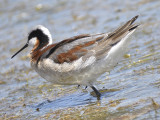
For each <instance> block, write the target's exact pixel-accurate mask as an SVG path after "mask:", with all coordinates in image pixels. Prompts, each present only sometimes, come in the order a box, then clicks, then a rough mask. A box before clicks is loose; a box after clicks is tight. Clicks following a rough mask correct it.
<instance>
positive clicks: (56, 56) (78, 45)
mask: <svg viewBox="0 0 160 120" xmlns="http://www.w3.org/2000/svg"><path fill="white" fill-rule="evenodd" d="M137 18H138V16H135V17H134V18H132V19H131V20H129V21H128V22H127V23H125V24H124V25H123V26H121V27H119V28H118V29H116V30H115V31H114V32H112V33H110V34H109V35H107V34H97V35H89V34H84V35H79V36H75V37H72V38H69V39H65V40H63V41H61V42H59V43H57V44H56V46H55V47H53V48H52V49H51V50H50V51H49V54H48V55H47V56H46V57H49V58H50V59H53V60H54V62H56V63H64V62H67V63H69V62H72V61H74V60H77V59H79V58H80V57H83V59H87V57H88V55H93V54H94V56H96V57H97V59H98V58H101V56H103V55H104V54H106V53H108V51H109V50H110V49H111V47H112V46H114V45H116V44H117V43H118V42H119V41H120V40H121V39H122V38H123V37H124V36H126V35H127V34H128V33H129V32H130V31H132V30H134V29H135V28H136V27H137V26H138V25H133V22H134V21H135V20H136V19H137ZM92 50H94V51H95V52H92Z"/></svg>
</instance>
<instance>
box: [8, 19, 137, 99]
mask: <svg viewBox="0 0 160 120" xmlns="http://www.w3.org/2000/svg"><path fill="white" fill-rule="evenodd" d="M137 18H138V16H135V17H133V18H132V19H131V20H129V21H128V22H127V23H125V24H124V25H123V26H121V27H119V28H118V29H116V30H115V31H113V32H111V33H108V34H107V33H102V34H95V35H90V34H82V35H78V36H74V37H71V38H68V39H65V40H63V41H61V42H59V43H55V44H52V37H51V34H50V32H49V30H48V29H47V28H45V27H44V26H42V25H38V26H36V27H35V28H34V29H33V30H32V31H31V32H30V33H29V35H28V41H27V43H26V44H25V45H24V47H22V48H21V49H20V50H19V51H18V52H17V53H15V54H14V55H13V56H12V57H11V58H13V57H14V56H15V55H17V54H18V53H19V52H20V51H22V50H23V49H25V48H26V47H28V46H32V47H33V49H32V50H31V53H30V54H31V66H32V68H33V69H35V71H36V72H37V73H38V74H39V75H40V76H41V77H43V78H44V79H46V80H48V81H50V82H52V83H53V84H59V85H85V86H90V87H91V88H92V89H93V90H94V92H95V93H96V95H97V98H100V96H101V94H100V92H99V91H98V90H97V89H96V88H95V87H94V82H95V81H96V79H97V78H98V77H99V76H100V75H101V74H103V73H104V72H107V71H110V70H111V69H112V68H113V67H114V66H115V65H116V64H117V63H118V61H119V60H120V58H122V56H123V55H124V53H125V52H126V47H127V46H128V44H129V41H130V40H127V38H128V37H129V36H130V35H131V34H132V33H133V32H134V31H135V30H136V28H137V27H138V25H135V24H133V22H134V21H135V20H136V19H137Z"/></svg>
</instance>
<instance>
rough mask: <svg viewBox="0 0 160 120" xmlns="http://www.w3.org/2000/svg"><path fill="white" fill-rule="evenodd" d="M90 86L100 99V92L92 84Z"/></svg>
mask: <svg viewBox="0 0 160 120" xmlns="http://www.w3.org/2000/svg"><path fill="white" fill-rule="evenodd" d="M91 88H92V89H93V91H94V92H95V93H96V96H97V99H98V100H100V97H101V93H100V92H99V91H98V90H97V89H96V88H95V87H94V86H91Z"/></svg>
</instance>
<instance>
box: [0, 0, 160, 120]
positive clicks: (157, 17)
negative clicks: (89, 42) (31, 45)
mask: <svg viewBox="0 0 160 120" xmlns="http://www.w3.org/2000/svg"><path fill="white" fill-rule="evenodd" d="M158 11H160V1H158V0H154V1H153V0H134V1H132V2H131V1H127V0H119V1H116V0H108V1H105V0H99V1H96V0H76V1H74V0H70V1H67V0H59V1H58V0H55V1H52V2H50V1H49V0H45V1H38V0H34V1H31V0H14V2H13V1H11V0H1V1H0V21H1V24H0V36H1V37H0V45H1V47H0V50H1V54H0V61H1V62H0V66H1V71H0V74H1V75H0V78H1V79H0V106H1V107H0V119H13V120H17V119H60V120H62V119H64V120H70V119H72V120H73V119H92V120H97V119H107V120H117V119H120V120H128V119H135V120H145V119H146V120H148V119H153V120H154V119H155V120H158V119H160V97H159V96H160V39H159V38H160V32H159V30H160V14H159V12H158ZM137 14H138V15H140V16H139V18H138V20H137V21H136V23H139V24H141V26H140V27H139V28H138V30H137V31H136V32H135V33H134V34H133V35H132V37H131V39H132V41H131V45H130V46H129V47H130V50H129V52H128V53H127V55H125V57H124V58H123V59H122V60H121V61H120V62H119V64H118V65H117V66H116V67H115V68H114V69H113V70H112V71H111V72H110V73H104V74H103V75H101V76H100V78H99V79H98V83H99V84H98V85H97V88H98V89H99V90H100V91H101V93H102V99H101V100H97V99H96V97H94V93H93V92H92V90H91V89H90V88H87V89H85V86H84V87H83V86H82V87H80V88H77V86H55V85H52V84H51V83H49V82H46V81H45V80H43V79H42V78H40V77H39V76H38V75H37V73H36V72H35V71H34V70H32V69H31V67H30V63H29V58H28V55H27V54H28V53H29V50H30V49H27V50H25V51H23V52H21V53H20V54H19V55H17V56H16V57H15V58H14V59H12V60H11V59H10V57H11V56H12V55H13V54H14V53H15V52H16V51H17V50H18V49H19V48H21V47H22V46H23V45H24V44H25V42H26V40H27V34H28V32H29V31H30V29H31V28H32V27H34V26H35V25H37V24H42V25H45V26H46V27H47V28H48V29H49V30H50V31H51V33H52V37H53V40H54V42H57V41H60V40H62V39H64V38H67V37H71V36H73V35H78V34H81V33H92V34H93V33H101V32H109V31H112V30H114V28H116V27H118V26H119V25H121V24H122V23H124V22H126V21H127V20H129V19H130V18H132V17H133V16H135V15H137ZM26 53H27V54H26Z"/></svg>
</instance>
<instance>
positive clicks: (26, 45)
mask: <svg viewBox="0 0 160 120" xmlns="http://www.w3.org/2000/svg"><path fill="white" fill-rule="evenodd" d="M26 47H28V44H25V45H24V46H23V47H22V48H21V49H20V50H19V51H18V52H16V53H15V54H14V55H13V56H12V57H11V59H12V58H13V57H14V56H16V55H17V54H18V53H19V52H21V51H22V50H23V49H25V48H26Z"/></svg>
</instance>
